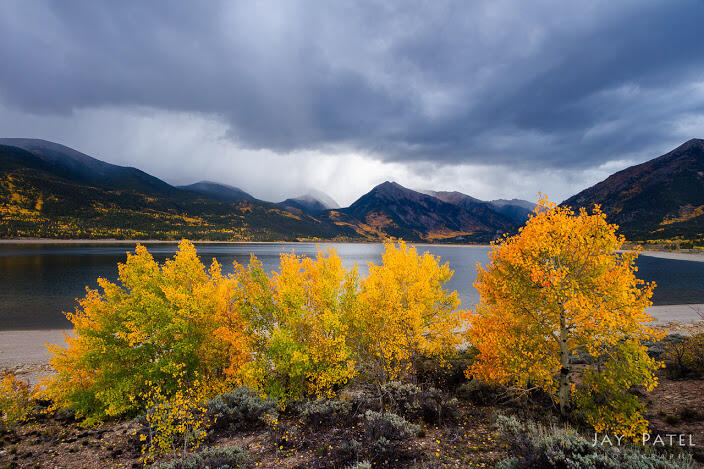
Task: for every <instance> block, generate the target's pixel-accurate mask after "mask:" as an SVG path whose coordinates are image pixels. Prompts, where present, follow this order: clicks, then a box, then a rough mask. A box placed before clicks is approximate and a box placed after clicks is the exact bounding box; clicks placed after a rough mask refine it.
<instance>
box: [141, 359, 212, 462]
mask: <svg viewBox="0 0 704 469" xmlns="http://www.w3.org/2000/svg"><path fill="white" fill-rule="evenodd" d="M182 377H183V371H180V372H175V373H174V378H176V379H177V381H178V388H177V390H176V392H175V393H173V394H172V395H170V396H166V395H164V394H163V393H162V391H161V387H160V386H159V385H158V384H157V383H149V384H151V387H150V389H149V391H147V392H146V393H144V394H143V395H142V396H141V397H142V400H144V402H146V414H145V416H144V422H145V425H144V427H145V429H144V431H143V432H142V433H141V434H140V435H139V440H140V441H141V442H142V454H143V457H142V462H143V463H148V462H152V461H154V460H155V459H156V458H158V457H160V456H163V455H165V454H169V453H172V452H174V451H180V452H181V454H182V456H185V455H186V454H187V453H188V452H189V451H194V450H196V449H197V448H198V447H199V446H200V445H201V443H203V441H204V440H205V439H206V437H207V436H208V434H207V430H208V427H209V426H210V424H211V422H209V421H208V418H207V415H206V414H207V409H206V408H205V405H204V401H205V399H206V397H207V396H208V395H209V391H210V386H209V384H208V383H205V382H204V381H202V380H200V379H198V377H197V376H196V378H195V379H194V380H193V381H192V382H190V383H188V385H186V383H184V382H183V381H182V379H181V378H182Z"/></svg>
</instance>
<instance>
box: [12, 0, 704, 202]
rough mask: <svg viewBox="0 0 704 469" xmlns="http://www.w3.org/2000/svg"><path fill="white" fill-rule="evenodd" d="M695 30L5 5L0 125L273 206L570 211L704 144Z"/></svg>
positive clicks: (652, 10) (245, 9)
mask: <svg viewBox="0 0 704 469" xmlns="http://www.w3.org/2000/svg"><path fill="white" fill-rule="evenodd" d="M702 24H704V3H702V2H699V1H696V0H682V1H675V2H666V1H648V2H641V1H631V0H626V1H622V2H608V1H605V0H598V1H595V2H581V3H565V2H557V1H537V2H521V1H518V0H507V1H499V2H497V1H489V0H486V1H478V2H461V1H442V0H441V1H438V2H430V3H428V2H420V1H410V2H401V1H396V0H393V1H383V2H382V1H366V2H354V3H335V2H325V3H320V2H313V1H312V0H311V1H305V0H300V1H275V2H264V3H252V2H226V1H224V0H223V1H212V2H207V3H206V4H195V3H193V2H187V1H174V2H169V3H168V5H164V4H161V3H158V2H157V3H149V2H132V1H127V2H112V1H105V0H103V1H101V0H98V1H94V0H91V1H88V0H79V1H72V2H60V3H59V2H54V1H50V0H44V1H42V0H39V1H33V2H26V1H21V0H8V1H4V2H1V3H0V60H1V61H2V64H3V66H2V67H0V132H2V136H7V137H11V136H15V137H17V136H19V137H32V138H43V139H46V140H50V141H54V142H61V143H63V144H65V145H67V146H69V147H71V148H74V149H76V150H78V151H80V152H83V153H86V154H89V155H94V156H95V157H96V158H99V159H101V160H103V161H106V162H109V163H113V164H117V165H121V166H132V167H138V168H140V169H142V170H143V171H145V172H147V173H149V174H152V175H154V176H156V177H159V178H161V179H163V180H165V181H166V182H169V183H170V184H173V185H186V184H191V183H193V182H194V181H201V180H203V181H213V182H216V183H220V184H228V185H232V186H235V187H241V188H244V189H245V190H246V191H248V192H250V193H251V195H252V196H253V197H256V198H259V199H264V200H272V201H281V200H284V199H286V198H289V197H291V196H297V195H300V194H307V193H309V192H310V190H311V189H319V190H322V191H324V192H325V193H327V194H329V195H330V196H331V197H332V198H333V199H335V200H337V201H338V202H339V203H340V204H342V205H348V204H350V203H352V202H353V201H354V200H355V199H356V198H357V197H358V196H359V194H360V192H363V191H364V190H366V188H368V187H372V186H374V185H376V184H379V183H381V182H383V181H385V180H395V181H399V182H400V183H402V184H403V185H404V186H406V187H432V188H440V187H442V188H444V189H446V190H448V191H459V192H462V193H466V194H472V196H473V197H477V198H479V199H481V200H494V199H502V198H507V199H510V198H514V197H516V198H520V199H524V200H529V201H535V200H536V199H537V194H538V192H543V193H547V194H548V195H549V196H550V197H551V198H552V199H553V200H555V201H560V200H562V199H564V198H566V197H568V196H570V195H572V194H574V193H576V192H578V191H579V190H582V189H584V188H586V187H588V186H591V185H593V184H595V183H596V182H598V181H600V180H603V179H604V178H606V177H607V176H608V175H610V174H612V173H614V172H616V171H618V170H621V169H624V168H626V167H628V166H631V165H633V164H637V163H641V162H643V161H646V160H647V159H649V158H650V157H651V156H652V155H657V154H663V153H665V152H666V151H669V150H670V149H671V148H674V147H675V146H677V145H678V144H680V143H681V142H683V141H686V140H688V139H690V138H693V137H697V136H701V135H702V134H704V132H703V130H704V81H703V79H702V77H703V76H704V55H702V54H701V51H700V49H701V44H702V43H703V42H704V28H702V27H701V25H702ZM272 179H276V180H277V181H280V183H278V184H276V185H272V184H270V181H271V180H272Z"/></svg>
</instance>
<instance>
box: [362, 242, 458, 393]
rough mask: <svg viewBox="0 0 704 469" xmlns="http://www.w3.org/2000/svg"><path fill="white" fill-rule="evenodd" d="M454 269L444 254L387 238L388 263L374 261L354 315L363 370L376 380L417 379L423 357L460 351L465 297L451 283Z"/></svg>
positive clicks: (386, 261) (366, 375)
mask: <svg viewBox="0 0 704 469" xmlns="http://www.w3.org/2000/svg"><path fill="white" fill-rule="evenodd" d="M452 275H453V271H452V270H450V267H449V265H448V264H447V263H445V264H442V263H441V262H440V258H439V257H435V256H433V255H432V254H430V253H428V252H425V253H423V254H421V255H419V254H418V252H417V251H416V249H415V248H414V247H411V246H408V245H406V244H405V243H404V242H402V241H401V242H399V243H398V246H397V245H396V244H392V243H387V244H386V246H385V250H384V253H383V254H382V264H381V265H373V264H370V265H369V275H368V276H367V277H366V278H365V279H364V281H363V282H362V283H361V290H360V292H359V311H358V312H357V314H355V315H354V316H353V318H352V321H351V322H352V341H351V343H352V346H353V347H354V349H355V352H356V357H357V358H358V367H359V368H360V373H362V374H363V375H364V376H365V377H366V378H368V379H370V380H372V381H374V383H375V384H376V385H381V384H384V383H386V382H388V381H392V380H404V379H406V378H411V379H413V378H415V377H417V372H418V366H419V364H420V362H421V360H422V359H424V358H427V357H435V358H438V359H439V360H442V358H443V357H446V356H448V355H451V354H452V353H454V351H455V347H456V345H458V344H459V342H460V336H459V334H457V328H458V327H459V325H460V315H459V311H458V309H457V308H458V306H459V304H460V300H459V298H458V296H457V292H455V291H452V292H450V291H448V290H446V289H445V287H446V284H447V282H448V281H449V280H450V279H451V278H452Z"/></svg>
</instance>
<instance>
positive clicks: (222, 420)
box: [206, 387, 278, 431]
mask: <svg viewBox="0 0 704 469" xmlns="http://www.w3.org/2000/svg"><path fill="white" fill-rule="evenodd" d="M206 408H207V409H208V417H210V419H211V421H213V422H214V424H213V427H212V428H214V429H221V430H230V431H238V430H245V429H250V428H255V427H258V426H261V425H263V424H264V422H263V421H262V417H264V416H265V415H270V416H274V417H277V416H278V411H277V408H276V400H275V399H271V398H267V399H263V398H262V397H261V396H259V394H257V393H256V392H254V391H252V390H251V389H249V388H247V387H239V388H236V389H234V390H232V391H231V392H229V393H227V394H221V395H219V396H217V397H214V398H213V399H210V400H209V401H208V403H207V404H206Z"/></svg>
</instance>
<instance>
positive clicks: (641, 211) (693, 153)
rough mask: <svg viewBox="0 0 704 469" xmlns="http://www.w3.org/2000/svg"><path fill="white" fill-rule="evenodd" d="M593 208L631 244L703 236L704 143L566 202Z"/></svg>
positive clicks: (625, 173)
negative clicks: (595, 207)
mask: <svg viewBox="0 0 704 469" xmlns="http://www.w3.org/2000/svg"><path fill="white" fill-rule="evenodd" d="M595 204H599V205H601V208H602V210H603V211H604V213H605V214H606V215H607V219H608V220H609V221H610V222H611V223H615V224H617V225H619V227H620V231H621V233H623V234H624V235H626V237H627V238H628V239H630V240H634V241H645V240H652V239H665V238H672V237H682V238H686V239H692V238H700V237H702V236H704V216H703V215H704V140H703V139H698V138H694V139H690V140H688V141H687V142H685V143H683V144H682V145H680V146H678V147H677V148H675V149H673V150H671V151H669V152H667V153H665V154H663V155H661V156H658V157H656V158H653V159H651V160H648V161H646V162H643V163H640V164H637V165H634V166H630V167H628V168H625V169H623V170H621V171H618V172H616V173H614V174H612V175H610V176H609V177H607V178H606V179H604V180H603V181H601V182H599V183H597V184H595V185H593V186H591V187H589V188H587V189H584V190H583V191H581V192H579V193H577V194H575V195H573V196H572V197H570V198H568V199H566V200H565V201H564V202H562V205H565V206H569V207H572V208H579V207H587V208H592V207H593V206H594V205H595Z"/></svg>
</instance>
